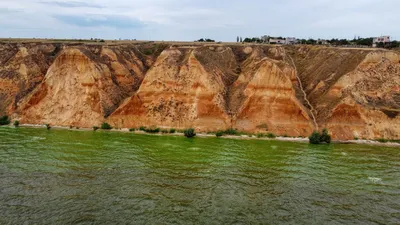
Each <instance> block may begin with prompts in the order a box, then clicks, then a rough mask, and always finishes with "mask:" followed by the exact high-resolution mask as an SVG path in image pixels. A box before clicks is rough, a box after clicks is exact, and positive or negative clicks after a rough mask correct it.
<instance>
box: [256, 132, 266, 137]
mask: <svg viewBox="0 0 400 225" xmlns="http://www.w3.org/2000/svg"><path fill="white" fill-rule="evenodd" d="M256 136H257V138H264V137H265V134H263V133H258V134H257V135H256Z"/></svg>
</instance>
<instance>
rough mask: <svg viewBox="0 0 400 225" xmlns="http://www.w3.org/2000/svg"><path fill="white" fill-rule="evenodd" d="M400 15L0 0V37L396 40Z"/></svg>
mask: <svg viewBox="0 0 400 225" xmlns="http://www.w3.org/2000/svg"><path fill="white" fill-rule="evenodd" d="M399 10H400V1H399V0H0V37H2V38H8V37H13V38H66V39H72V38H74V39H79V38H82V39H83V38H85V39H86V38H102V39H137V40H160V41H161V40H164V41H193V40H197V39H200V38H211V39H214V40H216V41H236V37H237V36H242V37H260V36H262V35H270V36H283V37H297V38H325V39H331V38H349V39H350V38H351V39H352V38H353V37H355V36H361V37H375V36H380V35H391V36H392V38H394V39H397V40H399V39H400V26H398V25H397V24H398V23H399V21H400V13H399Z"/></svg>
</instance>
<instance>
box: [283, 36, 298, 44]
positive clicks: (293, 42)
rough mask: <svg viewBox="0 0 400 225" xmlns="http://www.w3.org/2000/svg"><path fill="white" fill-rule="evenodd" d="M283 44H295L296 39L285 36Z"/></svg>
mask: <svg viewBox="0 0 400 225" xmlns="http://www.w3.org/2000/svg"><path fill="white" fill-rule="evenodd" d="M285 44H287V45H295V44H297V39H296V38H294V37H287V38H286V39H285Z"/></svg>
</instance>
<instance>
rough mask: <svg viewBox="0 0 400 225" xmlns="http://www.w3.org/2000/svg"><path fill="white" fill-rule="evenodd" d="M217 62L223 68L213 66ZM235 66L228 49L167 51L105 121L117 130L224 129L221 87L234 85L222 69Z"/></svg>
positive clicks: (225, 118)
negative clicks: (160, 128)
mask: <svg viewBox="0 0 400 225" xmlns="http://www.w3.org/2000/svg"><path fill="white" fill-rule="evenodd" d="M204 56H207V57H204ZM218 58H219V60H220V61H224V62H221V63H220V64H219V63H216V61H214V60H216V59H218ZM230 63H232V65H230ZM234 64H235V60H234V55H233V53H232V51H231V49H230V48H207V47H204V48H190V47H189V48H175V47H171V48H170V49H167V50H165V51H163V52H162V53H161V55H160V56H159V57H158V59H157V61H156V62H155V64H154V65H153V67H152V68H151V69H150V70H149V71H148V73H147V74H146V77H145V79H144V81H143V83H142V85H141V87H140V88H139V90H138V92H137V93H136V94H135V95H134V96H133V97H131V98H130V99H128V100H126V102H125V103H124V104H123V105H122V106H121V107H120V108H119V109H118V110H116V111H115V112H114V113H113V114H112V115H111V117H110V119H109V121H110V122H111V123H112V124H113V125H115V126H117V127H138V126H164V127H176V128H187V127H196V128H197V129H198V130H201V131H208V130H217V129H225V128H227V127H228V126H229V120H228V117H227V115H226V113H225V109H226V107H225V100H224V95H225V94H226V90H227V89H226V85H228V84H229V83H231V82H232V80H235V78H234V76H235V75H234V73H233V72H230V73H228V72H229V69H228V71H226V68H229V67H232V68H231V69H233V68H236V66H235V65H234Z"/></svg>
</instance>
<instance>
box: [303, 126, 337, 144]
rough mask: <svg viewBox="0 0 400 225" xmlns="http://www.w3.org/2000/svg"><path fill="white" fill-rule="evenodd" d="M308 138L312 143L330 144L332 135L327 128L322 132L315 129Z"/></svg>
mask: <svg viewBox="0 0 400 225" xmlns="http://www.w3.org/2000/svg"><path fill="white" fill-rule="evenodd" d="M308 139H309V140H310V144H320V143H322V142H325V143H327V144H330V143H331V141H332V137H331V135H330V134H329V132H328V130H327V129H323V130H322V134H320V133H319V132H318V131H314V132H313V133H312V134H311V136H310V137H308Z"/></svg>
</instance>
